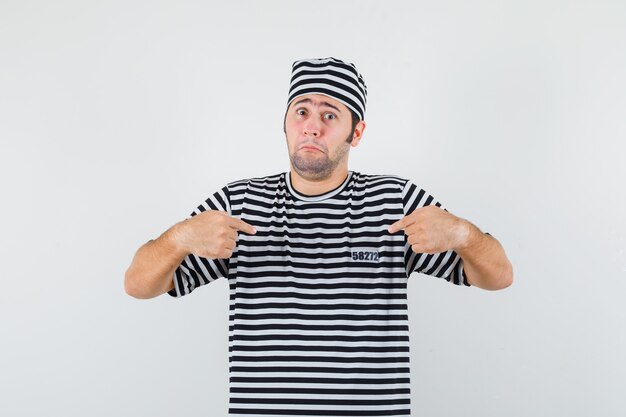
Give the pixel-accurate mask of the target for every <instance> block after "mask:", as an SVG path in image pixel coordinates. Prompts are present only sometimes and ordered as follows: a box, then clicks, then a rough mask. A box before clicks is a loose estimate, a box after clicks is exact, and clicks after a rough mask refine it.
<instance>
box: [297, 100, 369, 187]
mask: <svg viewBox="0 0 626 417" xmlns="http://www.w3.org/2000/svg"><path fill="white" fill-rule="evenodd" d="M285 136H286V139H287V147H288V151H289V159H290V160H291V165H292V166H293V169H294V170H295V171H296V172H297V173H298V174H299V175H300V176H301V177H303V178H305V179H308V180H322V179H326V178H328V177H329V176H330V175H331V174H332V172H333V171H334V170H335V169H336V168H337V166H340V165H343V164H345V165H346V166H347V163H348V152H349V149H350V146H356V145H357V144H358V139H357V140H356V142H354V141H353V143H350V141H351V139H352V138H353V132H352V118H351V115H350V110H349V109H348V107H346V106H345V105H344V104H343V103H341V102H339V101H337V100H335V99H333V98H331V97H328V96H325V95H323V94H307V95H303V96H299V97H297V98H295V99H294V100H293V101H292V102H291V104H290V105H289V108H288V109H287V113H286V115H285Z"/></svg>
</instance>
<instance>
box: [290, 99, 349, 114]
mask: <svg viewBox="0 0 626 417" xmlns="http://www.w3.org/2000/svg"><path fill="white" fill-rule="evenodd" d="M312 102H313V101H312V100H311V99H310V98H303V99H302V100H298V101H296V102H295V103H293V106H294V107H296V106H297V105H298V104H300V103H308V104H311V103H312ZM320 105H321V106H327V107H330V108H331V109H335V110H336V111H337V112H338V113H341V110H339V108H338V107H337V106H333V105H332V104H330V103H329V102H327V101H320Z"/></svg>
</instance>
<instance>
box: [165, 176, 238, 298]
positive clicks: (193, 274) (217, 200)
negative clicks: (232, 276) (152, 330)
mask: <svg viewBox="0 0 626 417" xmlns="http://www.w3.org/2000/svg"><path fill="white" fill-rule="evenodd" d="M206 210H220V211H225V212H227V214H228V215H229V216H231V215H232V211H231V207H230V194H229V191H228V186H225V187H223V188H222V189H220V190H218V191H216V192H215V193H213V195H211V196H210V197H209V198H207V199H206V200H205V201H204V202H203V203H202V204H200V205H199V206H198V207H197V208H196V209H195V210H194V211H193V212H192V213H191V215H190V217H189V218H191V217H193V216H195V215H197V214H200V213H202V212H204V211H206ZM229 261H230V259H208V258H203V257H201V256H196V255H194V254H189V255H187V257H185V259H183V261H182V262H181V264H180V265H179V266H178V268H176V271H174V275H173V276H172V279H173V280H174V288H172V289H171V290H170V291H168V292H167V293H168V294H169V295H171V296H172V297H176V298H178V297H182V296H184V295H187V294H190V293H191V292H192V291H193V290H194V289H196V288H198V287H200V286H202V285H205V284H208V283H210V282H213V281H215V280H216V279H219V278H222V277H227V276H228V265H229Z"/></svg>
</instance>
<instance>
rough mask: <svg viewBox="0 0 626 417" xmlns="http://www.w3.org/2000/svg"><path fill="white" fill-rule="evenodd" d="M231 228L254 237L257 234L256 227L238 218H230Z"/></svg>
mask: <svg viewBox="0 0 626 417" xmlns="http://www.w3.org/2000/svg"><path fill="white" fill-rule="evenodd" d="M230 219H231V221H230V227H232V228H233V229H235V230H240V231H242V232H245V233H247V234H249V235H253V234H255V233H256V228H255V227H254V226H252V225H251V224H248V223H246V222H244V221H243V220H241V219H238V218H236V217H231V218H230Z"/></svg>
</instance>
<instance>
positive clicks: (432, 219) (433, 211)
mask: <svg viewBox="0 0 626 417" xmlns="http://www.w3.org/2000/svg"><path fill="white" fill-rule="evenodd" d="M398 230H404V233H405V234H406V235H407V236H408V242H409V244H410V245H411V249H412V250H413V252H415V253H428V254H432V253H439V252H446V251H448V250H451V249H452V250H457V249H459V248H462V247H463V246H465V244H466V242H467V239H468V237H469V233H470V228H469V224H468V223H467V222H466V221H465V220H463V219H461V218H459V217H457V216H455V215H453V214H451V213H449V212H447V211H445V210H444V209H441V208H439V207H437V206H432V205H431V206H426V207H421V208H418V209H416V210H414V211H413V212H412V213H410V214H408V215H406V216H405V217H403V218H402V219H400V220H398V221H397V222H395V223H393V224H392V225H391V226H389V233H395V232H397V231H398Z"/></svg>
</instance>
